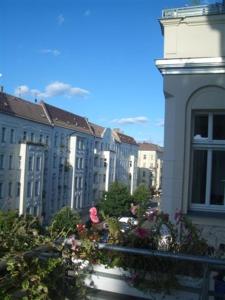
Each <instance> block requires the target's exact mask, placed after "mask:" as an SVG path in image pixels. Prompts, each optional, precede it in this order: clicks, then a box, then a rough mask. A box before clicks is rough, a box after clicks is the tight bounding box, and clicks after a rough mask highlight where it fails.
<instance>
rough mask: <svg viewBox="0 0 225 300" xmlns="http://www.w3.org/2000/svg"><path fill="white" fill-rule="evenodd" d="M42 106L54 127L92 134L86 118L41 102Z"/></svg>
mask: <svg viewBox="0 0 225 300" xmlns="http://www.w3.org/2000/svg"><path fill="white" fill-rule="evenodd" d="M42 105H43V106H44V107H45V109H46V112H47V114H48V115H49V118H50V119H51V121H52V123H53V124H54V125H56V126H61V127H65V128H68V129H75V130H77V131H81V132H85V133H89V134H92V132H91V129H90V126H89V124H88V121H87V120H86V118H84V117H81V116H78V115H75V114H73V113H70V112H68V111H66V110H63V109H60V108H58V107H55V106H52V105H49V104H47V103H44V102H42Z"/></svg>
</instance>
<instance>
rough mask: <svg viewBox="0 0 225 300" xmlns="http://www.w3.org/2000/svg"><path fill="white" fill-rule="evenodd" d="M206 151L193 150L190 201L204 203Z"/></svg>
mask: <svg viewBox="0 0 225 300" xmlns="http://www.w3.org/2000/svg"><path fill="white" fill-rule="evenodd" d="M206 167H207V151H206V150H195V151H194V157H193V175H192V203H199V204H204V203H205V191H206Z"/></svg>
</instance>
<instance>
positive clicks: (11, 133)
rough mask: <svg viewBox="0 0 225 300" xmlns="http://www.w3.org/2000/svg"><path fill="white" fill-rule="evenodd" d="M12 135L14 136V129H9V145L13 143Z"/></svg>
mask: <svg viewBox="0 0 225 300" xmlns="http://www.w3.org/2000/svg"><path fill="white" fill-rule="evenodd" d="M14 134H15V131H14V129H11V130H10V143H11V144H13V143H14Z"/></svg>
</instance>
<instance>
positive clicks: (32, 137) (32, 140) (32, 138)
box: [30, 132, 34, 143]
mask: <svg viewBox="0 0 225 300" xmlns="http://www.w3.org/2000/svg"><path fill="white" fill-rule="evenodd" d="M30 141H31V142H32V143H33V142H34V133H33V132H31V134H30Z"/></svg>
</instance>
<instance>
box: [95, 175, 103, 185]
mask: <svg viewBox="0 0 225 300" xmlns="http://www.w3.org/2000/svg"><path fill="white" fill-rule="evenodd" d="M105 181H106V175H105V174H95V175H94V184H97V183H105Z"/></svg>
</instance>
